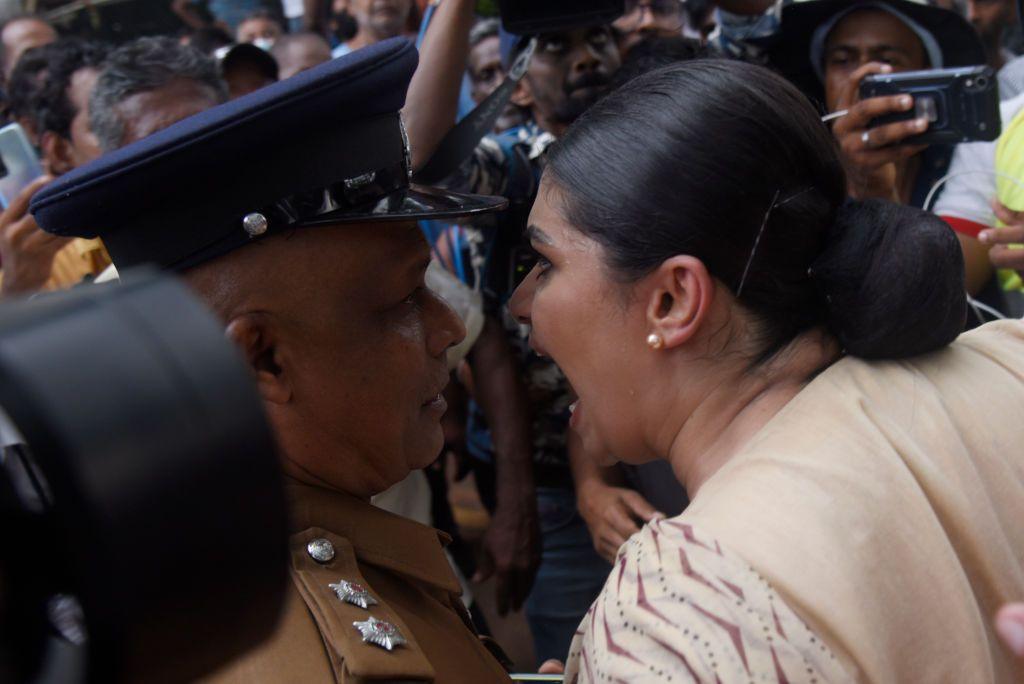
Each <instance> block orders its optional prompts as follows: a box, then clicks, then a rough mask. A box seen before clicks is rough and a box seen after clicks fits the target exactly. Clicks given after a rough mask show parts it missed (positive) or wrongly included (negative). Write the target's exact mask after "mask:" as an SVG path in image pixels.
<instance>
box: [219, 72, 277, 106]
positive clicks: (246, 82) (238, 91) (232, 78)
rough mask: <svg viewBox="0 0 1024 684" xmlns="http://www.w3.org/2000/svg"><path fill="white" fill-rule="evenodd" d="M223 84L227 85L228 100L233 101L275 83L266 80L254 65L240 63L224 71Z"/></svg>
mask: <svg viewBox="0 0 1024 684" xmlns="http://www.w3.org/2000/svg"><path fill="white" fill-rule="evenodd" d="M224 82H225V83H227V84H228V98H229V99H231V100H234V99H235V98H237V97H242V96H243V95H248V94H249V93H254V92H256V91H257V90H259V89H260V88H265V87H267V86H268V85H270V84H271V83H274V82H275V81H274V79H272V78H268V77H267V75H266V74H264V73H263V72H262V71H261V70H260V68H259V67H257V66H256V65H254V64H245V63H242V64H235V65H234V66H233V67H232V68H231V69H230V70H225V72H224Z"/></svg>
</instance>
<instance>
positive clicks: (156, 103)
mask: <svg viewBox="0 0 1024 684" xmlns="http://www.w3.org/2000/svg"><path fill="white" fill-rule="evenodd" d="M218 104H220V101H219V100H218V99H217V94H216V93H214V92H213V91H212V90H211V89H210V88H209V87H207V86H206V85H205V84H202V83H198V82H196V81H193V80H191V79H185V78H178V79H175V80H173V81H171V82H170V83H168V84H167V85H165V86H163V87H161V88H156V89H154V90H149V91H146V92H142V93H136V94H135V95H131V96H129V97H127V98H125V99H124V100H123V101H122V102H121V103H120V104H118V105H117V113H118V116H119V117H120V118H121V120H122V121H123V122H124V137H123V138H122V139H121V146H122V147H123V146H124V145H128V144H130V143H133V142H135V141H137V140H141V139H142V138H145V137H146V136H149V135H152V134H153V133H156V132H157V131H159V130H163V129H164V128H167V127H168V126H170V125H171V124H173V123H177V122H178V121H181V120H182V119H184V118H186V117H189V116H192V115H193V114H198V113H199V112H202V111H205V110H207V109H209V108H210V107H213V106H215V105H218Z"/></svg>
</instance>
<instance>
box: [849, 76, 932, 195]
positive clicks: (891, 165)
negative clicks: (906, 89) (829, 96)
mask: <svg viewBox="0 0 1024 684" xmlns="http://www.w3.org/2000/svg"><path fill="white" fill-rule="evenodd" d="M891 71H892V67H890V66H889V65H888V64H881V63H878V62H872V63H870V64H865V65H864V66H862V67H860V68H859V69H857V70H856V71H855V72H853V76H852V77H851V78H850V81H849V83H847V85H846V87H845V88H844V89H843V91H842V93H841V94H840V98H839V102H838V103H837V107H836V109H837V111H842V110H844V109H845V110H847V112H848V113H847V114H846V116H843V117H840V118H839V119H837V120H836V122H835V124H833V126H832V133H833V135H835V137H836V140H838V141H839V148H840V150H841V151H842V155H843V161H844V165H845V167H846V172H847V175H848V182H849V192H850V195H851V196H853V197H856V198H857V199H866V198H869V197H881V198H883V199H888V200H898V199H899V195H898V192H897V188H896V163H897V162H899V161H901V160H903V159H907V158H909V157H912V156H914V155H915V154H918V153H920V152H921V151H922V150H924V149H925V146H920V145H901V144H899V143H900V142H901V141H903V140H905V139H906V138H908V137H910V136H913V135H918V134H920V133H923V132H924V131H925V130H926V129H927V128H928V121H927V119H910V120H908V121H900V122H897V123H891V124H886V125H884V126H878V127H876V128H870V129H869V128H868V124H869V123H870V122H871V120H872V119H874V118H876V117H879V116H883V115H885V114H893V113H899V112H906V111H909V110H911V109H913V107H914V99H913V98H912V97H911V96H910V95H891V96H885V97H873V98H870V99H867V100H861V99H860V94H859V90H860V83H861V81H862V80H864V78H865V77H866V76H868V75H870V74H887V73H889V72H891Z"/></svg>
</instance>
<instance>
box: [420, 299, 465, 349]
mask: <svg viewBox="0 0 1024 684" xmlns="http://www.w3.org/2000/svg"><path fill="white" fill-rule="evenodd" d="M427 301H428V303H427V308H428V310H429V315H430V318H429V321H430V328H429V329H428V333H427V352H428V353H429V354H430V355H431V356H433V357H435V358H440V357H441V356H443V355H444V353H445V352H446V351H447V350H448V349H449V348H451V347H454V346H455V345H457V344H458V343H459V342H461V341H462V340H464V339H466V326H465V324H463V322H462V319H461V318H459V315H458V314H457V313H455V311H454V310H453V309H452V307H450V306H448V303H447V302H445V301H444V300H443V299H441V298H440V297H438V296H437V295H436V294H434V293H433V292H431V293H430V295H429V297H428V298H427Z"/></svg>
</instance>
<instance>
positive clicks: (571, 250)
mask: <svg viewBox="0 0 1024 684" xmlns="http://www.w3.org/2000/svg"><path fill="white" fill-rule="evenodd" d="M561 192H562V191H561V189H560V188H558V187H557V186H556V185H555V184H554V183H553V182H552V181H551V179H550V178H545V179H544V180H543V181H542V187H541V191H540V193H539V195H538V198H537V202H536V203H535V204H534V208H533V212H532V213H531V216H530V229H529V230H530V234H531V238H532V243H533V246H534V247H535V249H537V251H538V252H539V253H540V255H541V260H540V261H539V262H538V264H537V266H536V267H535V268H534V270H533V272H531V274H530V275H529V276H528V277H527V279H526V280H525V281H524V283H523V284H522V285H521V286H520V288H519V290H517V292H516V293H515V295H514V297H513V299H512V302H511V308H512V312H513V314H514V315H515V316H516V317H517V318H518V319H519V320H521V321H522V322H524V323H528V324H530V325H532V327H533V329H532V335H531V344H532V345H533V347H534V349H535V350H536V351H537V352H538V353H540V354H547V355H550V356H551V357H552V358H553V359H554V360H555V361H556V362H557V363H558V364H559V366H560V367H561V368H562V370H563V371H564V372H565V374H566V377H568V379H569V381H570V382H571V383H572V386H573V387H574V388H575V389H576V391H577V394H578V395H579V402H578V404H577V407H576V410H575V412H574V413H573V418H572V428H573V430H574V431H575V432H576V433H577V434H578V435H579V436H580V438H581V439H582V442H583V446H584V449H585V450H586V452H587V453H589V454H615V455H616V457H618V458H619V459H620V460H622V461H625V462H628V463H634V464H637V463H644V462H647V461H651V460H654V459H656V458H664V459H667V460H668V461H670V463H671V464H672V467H673V470H674V472H675V474H676V477H677V478H678V479H679V481H680V482H681V483H682V484H683V485H684V487H685V488H686V491H687V493H689V494H690V495H691V496H695V495H696V493H697V491H698V490H699V489H700V487H701V485H702V484H703V483H704V482H705V481H706V480H707V478H708V477H710V476H711V475H712V474H713V473H714V472H716V471H717V470H718V469H719V468H720V467H721V466H722V465H723V464H724V463H726V462H728V460H729V459H730V458H731V457H732V455H733V454H735V453H736V452H737V451H738V450H739V449H741V448H742V447H743V446H744V445H745V444H746V443H747V441H749V439H750V438H751V437H752V436H753V435H754V434H756V433H757V431H758V430H760V429H761V428H762V427H763V426H764V425H765V424H766V423H767V422H768V420H770V419H771V418H772V417H773V416H774V415H775V414H776V413H777V412H778V411H779V410H781V409H782V407H783V406H785V404H786V403H788V402H789V400H791V399H792V398H793V397H794V396H795V395H796V394H797V393H798V392H799V391H800V390H801V389H802V388H803V387H804V386H805V385H806V383H807V382H808V381H809V380H810V378H811V377H813V375H814V374H815V373H816V372H818V371H820V370H821V369H822V368H824V367H826V366H828V365H829V364H830V363H832V362H834V361H835V360H836V359H837V358H838V357H839V349H838V345H837V343H836V342H835V340H834V339H833V338H831V337H830V336H828V335H826V334H825V333H824V332H822V331H821V330H818V329H815V330H811V331H808V332H806V333H803V334H802V335H800V336H798V337H797V338H796V339H794V340H793V341H792V342H791V343H790V344H789V345H788V346H787V347H786V348H785V349H783V350H782V351H781V352H779V353H778V354H777V355H775V356H773V357H772V359H770V360H769V361H767V362H765V363H763V364H759V365H755V364H754V363H753V360H754V359H755V358H756V357H757V355H758V352H759V350H758V342H757V336H756V334H755V333H756V330H757V321H756V320H754V319H753V318H752V317H751V315H750V314H749V313H748V312H746V311H745V310H743V309H742V308H741V307H740V306H739V305H738V304H737V303H736V300H735V298H734V297H733V296H732V294H731V293H730V292H729V290H728V289H727V288H725V287H724V286H723V285H722V284H721V283H719V282H718V281H717V280H716V279H715V278H714V277H713V276H712V275H711V274H710V273H709V272H708V270H707V269H706V267H705V266H704V264H703V263H702V262H701V261H700V260H699V259H697V258H695V257H692V256H689V255H678V256H674V257H671V258H670V259H667V260H666V261H664V262H663V263H662V264H661V265H660V266H659V267H657V268H656V269H655V270H654V271H652V272H651V273H650V274H648V275H646V276H643V277H642V278H640V280H638V281H636V282H634V283H624V282H622V279H621V278H617V277H616V274H613V273H611V272H610V271H609V268H608V266H607V265H606V261H605V254H604V250H603V248H602V247H601V246H600V245H599V244H598V243H596V242H595V241H594V240H592V239H591V238H589V237H587V236H585V235H584V234H582V233H581V232H580V231H579V230H577V229H576V228H575V227H574V226H572V225H571V224H569V223H568V222H567V221H566V219H565V218H564V217H563V216H562V213H561V209H560V207H561V201H562V200H561V197H562V195H561ZM651 334H655V335H658V337H659V338H660V340H661V346H660V348H659V349H653V348H651V347H650V346H649V345H648V344H647V341H646V340H647V337H648V336H649V335H651Z"/></svg>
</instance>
